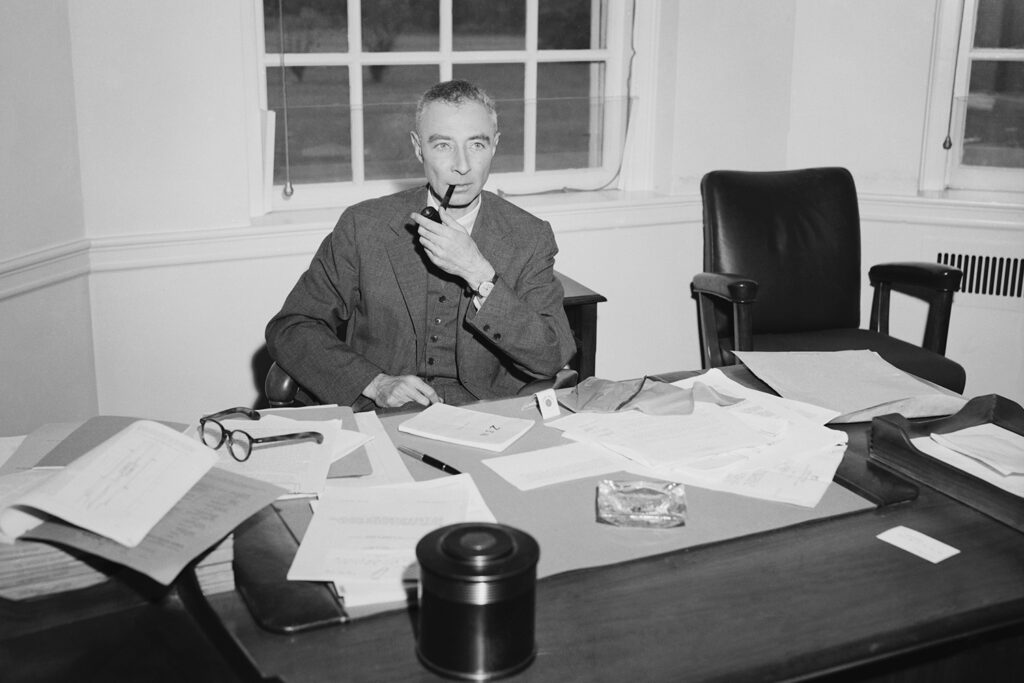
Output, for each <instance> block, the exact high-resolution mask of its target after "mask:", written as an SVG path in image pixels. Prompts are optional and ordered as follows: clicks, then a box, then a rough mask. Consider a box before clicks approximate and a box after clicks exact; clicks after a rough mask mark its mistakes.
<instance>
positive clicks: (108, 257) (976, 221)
mask: <svg viewBox="0 0 1024 683" xmlns="http://www.w3.org/2000/svg"><path fill="white" fill-rule="evenodd" d="M509 199H510V200H511V201H514V202H515V203H517V204H519V205H520V206H523V207H524V208H526V209H527V210H529V211H531V212H533V213H534V214H536V215H538V216H541V217H543V218H544V219H546V220H548V221H550V222H551V224H552V228H553V229H554V231H555V233H556V235H557V234H567V233H575V232H589V231H597V230H631V229H634V228H650V227H666V226H679V227H680V228H682V227H684V226H688V227H689V229H700V225H701V221H702V207H701V201H700V197H699V196H697V195H688V196H670V195H658V194H654V193H649V192H641V193H630V192H618V191H609V192H596V193H588V194H585V195H584V194H579V195H573V194H561V193H559V194H552V195H538V196H531V197H509ZM860 209H861V220H862V221H863V222H881V223H897V224H907V225H922V226H939V227H941V226H951V227H960V228H968V229H970V228H978V229H981V228H984V229H997V230H1007V231H1014V232H1018V233H1020V235H1021V238H1024V206H1019V205H1010V204H988V203H979V202H968V201H951V200H948V199H931V198H923V197H892V196H883V195H862V196H861V198H860ZM339 214H340V210H338V209H322V210H308V211H294V212H280V213H272V214H267V215H265V216H260V217H257V218H255V219H253V221H252V222H251V224H249V225H246V226H239V227H230V228H213V229H207V230H188V231H178V232H160V233H143V234H138V235H115V236H108V237H95V238H91V239H86V238H80V239H75V240H71V241H68V242H65V243H63V244H57V245H53V246H50V247H46V248H43V249H39V250H37V251H33V252H30V253H27V254H24V255H20V256H16V257H14V258H11V259H7V260H5V261H0V300H3V299H8V298H11V297H15V296H19V295H23V294H26V293H29V292H31V291H33V290H37V289H41V288H43V287H47V286H50V285H54V284H57V283H60V282H63V281H66V280H69V279H72V278H76V277H85V276H88V275H90V274H92V273H109V272H116V271H124V270H134V269H140V268H161V267H176V266H183V265H193V264H203V263H221V262H231V261H239V260H252V259H270V258H282V257H295V256H302V257H309V256H311V255H312V254H313V252H314V251H315V250H316V248H317V247H318V246H319V244H320V242H321V241H322V240H323V238H324V237H325V236H326V235H327V234H328V233H329V232H330V230H331V229H332V228H333V227H334V224H335V222H336V220H337V217H338V215H339Z"/></svg>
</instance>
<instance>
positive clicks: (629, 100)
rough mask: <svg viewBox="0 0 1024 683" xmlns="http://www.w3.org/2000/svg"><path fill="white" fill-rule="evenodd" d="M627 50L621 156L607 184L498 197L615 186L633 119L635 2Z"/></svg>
mask: <svg viewBox="0 0 1024 683" xmlns="http://www.w3.org/2000/svg"><path fill="white" fill-rule="evenodd" d="M629 50H630V52H629V64H628V65H627V71H626V127H625V130H624V131H623V133H622V151H621V154H620V155H619V164H618V166H617V167H616V168H615V173H613V174H612V177H611V178H609V179H608V181H607V182H605V183H604V184H602V185H598V186H597V187H560V188H556V189H553V190H540V191H538V192H520V193H512V192H505V191H504V190H502V189H501V188H497V190H496V191H497V193H498V196H499V197H534V196H539V195H548V194H568V193H570V192H600V191H601V190H605V189H607V188H609V187H611V186H612V185H614V184H615V182H616V181H617V180H618V179H619V176H620V175H622V162H623V160H624V158H625V156H626V140H627V139H628V137H629V128H630V124H631V122H632V120H633V117H632V113H633V97H632V93H633V62H634V60H635V59H636V2H635V1H634V3H633V5H632V11H631V13H630V30H629Z"/></svg>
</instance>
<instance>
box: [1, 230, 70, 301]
mask: <svg viewBox="0 0 1024 683" xmlns="http://www.w3.org/2000/svg"><path fill="white" fill-rule="evenodd" d="M89 272H90V267H89V240H87V239H84V238H83V239H76V240H72V241H70V242H65V243H63V244H57V245H53V246H50V247H46V248H44V249H39V250H37V251H33V252H30V253H28V254H24V255H22V256H16V257H14V258H11V259H7V260H5V261H0V301H3V300H5V299H10V298H12V297H16V296H20V295H22V294H27V293H29V292H33V291H36V290H39V289H42V288H44V287H49V286H51V285H55V284H58V283H61V282H65V281H67V280H71V279H73V278H76V277H85V276H87V275H88V274H89Z"/></svg>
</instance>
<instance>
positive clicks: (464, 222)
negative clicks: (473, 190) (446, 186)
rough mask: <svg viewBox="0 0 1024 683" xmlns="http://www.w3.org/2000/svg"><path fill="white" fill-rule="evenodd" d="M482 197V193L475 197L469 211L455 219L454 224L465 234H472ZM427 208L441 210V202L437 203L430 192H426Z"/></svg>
mask: <svg viewBox="0 0 1024 683" xmlns="http://www.w3.org/2000/svg"><path fill="white" fill-rule="evenodd" d="M483 201H484V195H483V193H481V194H479V195H477V197H476V199H474V200H473V204H472V206H471V207H470V209H469V211H468V212H466V215H465V216H460V217H459V218H456V219H455V222H456V223H458V224H459V225H461V226H462V227H464V228H465V229H466V232H468V233H470V234H473V225H474V224H475V223H476V217H477V214H479V213H480V205H481V204H483ZM427 206H432V207H434V208H435V209H440V208H441V202H439V201H437V197H435V196H434V193H433V192H431V191H430V190H427Z"/></svg>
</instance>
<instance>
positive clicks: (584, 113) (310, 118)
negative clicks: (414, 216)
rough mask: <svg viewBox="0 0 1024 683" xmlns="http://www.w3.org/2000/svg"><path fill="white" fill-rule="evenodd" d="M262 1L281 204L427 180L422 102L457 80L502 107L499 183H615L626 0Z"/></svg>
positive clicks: (275, 197)
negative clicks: (416, 143)
mask: <svg viewBox="0 0 1024 683" xmlns="http://www.w3.org/2000/svg"><path fill="white" fill-rule="evenodd" d="M262 5H263V27H262V39H263V41H262V42H263V49H262V63H261V68H262V72H263V78H262V79H261V87H262V88H263V91H262V93H261V98H262V102H263V104H264V107H265V108H266V109H267V110H268V111H271V112H273V113H274V116H273V120H274V123H273V128H272V130H273V142H272V156H273V172H272V176H273V180H272V190H271V197H270V205H271V207H272V208H306V207H314V206H330V205H337V204H338V203H339V202H344V201H346V200H351V199H355V198H357V197H358V198H365V197H366V196H370V195H371V194H378V193H383V192H386V191H391V190H397V189H399V188H400V187H402V186H408V184H409V183H411V182H415V181H416V179H419V178H421V177H422V167H421V165H420V164H419V163H418V162H417V161H416V158H415V156H414V155H413V152H412V145H411V143H410V141H409V130H410V129H411V128H412V120H413V115H414V112H415V105H416V101H417V99H418V98H419V96H420V94H421V93H422V92H423V91H425V90H426V89H427V88H429V87H430V86H431V85H433V84H434V83H437V82H438V81H442V80H448V79H451V78H462V79H466V80H470V81H473V82H475V83H477V84H479V85H481V86H482V87H483V88H484V89H485V90H487V92H488V93H489V94H490V95H491V96H492V97H493V98H494V99H495V101H496V104H497V109H498V127H499V130H500V131H501V141H500V144H499V146H498V153H497V155H496V157H495V161H494V165H493V166H492V180H491V182H490V184H489V185H490V186H491V187H492V189H500V190H502V191H505V192H509V193H512V194H514V193H518V192H537V191H544V190H547V189H555V188H557V189H561V188H564V187H566V186H570V187H580V188H586V187H594V188H596V187H601V186H605V185H609V184H610V183H613V182H614V180H615V178H616V174H617V170H618V166H619V164H620V163H621V157H622V145H623V140H624V139H625V132H626V131H625V129H626V116H627V111H628V109H627V103H628V98H627V93H626V80H627V79H626V76H625V75H626V71H627V68H628V63H627V60H628V54H627V49H626V47H625V46H626V44H627V42H628V41H627V39H628V36H629V25H630V21H629V17H628V12H630V11H631V9H632V8H631V6H630V3H628V2H626V1H625V0H348V2H345V0H262ZM612 27H615V29H613V28H612ZM268 147H270V145H268ZM268 152H269V150H268ZM268 175H269V174H268ZM288 189H291V190H292V191H293V193H292V194H291V196H290V197H289V196H288V192H287V190H288Z"/></svg>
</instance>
